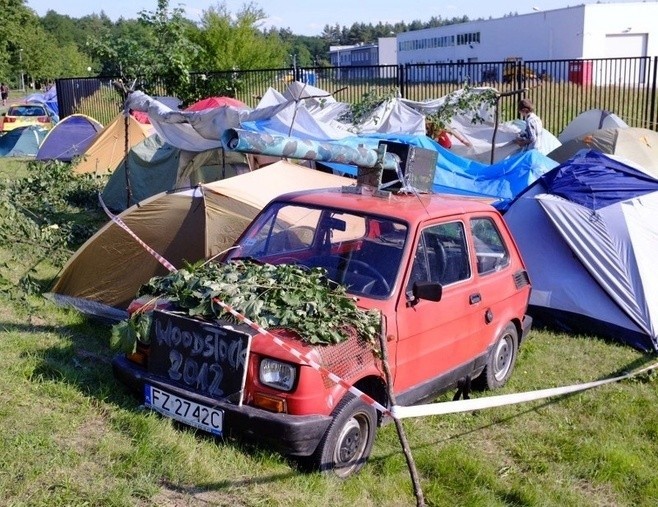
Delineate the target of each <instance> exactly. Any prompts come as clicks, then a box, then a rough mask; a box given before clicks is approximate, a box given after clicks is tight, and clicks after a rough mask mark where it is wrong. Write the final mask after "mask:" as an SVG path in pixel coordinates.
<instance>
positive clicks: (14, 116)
mask: <svg viewBox="0 0 658 507" xmlns="http://www.w3.org/2000/svg"><path fill="white" fill-rule="evenodd" d="M31 125H37V126H39V127H42V128H44V129H47V130H48V129H51V128H52V127H53V125H55V119H54V118H53V114H52V113H51V112H50V111H49V110H48V108H47V107H46V106H44V105H42V104H15V105H13V106H9V109H8V110H7V112H6V113H2V116H1V117H0V132H9V131H10V130H14V129H17V128H21V127H29V126H31Z"/></svg>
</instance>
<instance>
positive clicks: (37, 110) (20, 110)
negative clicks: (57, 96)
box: [7, 106, 46, 116]
mask: <svg viewBox="0 0 658 507" xmlns="http://www.w3.org/2000/svg"><path fill="white" fill-rule="evenodd" d="M7 115H8V116H46V110H45V109H44V108H43V107H41V106H14V107H10V108H9V111H8V112H7Z"/></svg>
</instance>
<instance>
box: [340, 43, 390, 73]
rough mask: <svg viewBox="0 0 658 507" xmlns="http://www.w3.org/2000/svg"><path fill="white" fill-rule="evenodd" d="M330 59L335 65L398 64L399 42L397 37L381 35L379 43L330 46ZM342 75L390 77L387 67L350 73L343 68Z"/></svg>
mask: <svg viewBox="0 0 658 507" xmlns="http://www.w3.org/2000/svg"><path fill="white" fill-rule="evenodd" d="M329 59H330V61H331V65H333V66H334V67H363V66H368V65H380V66H381V65H397V44H396V39H395V37H380V38H379V39H378V40H377V44H364V43H361V44H354V45H351V46H330V47H329ZM341 72H342V77H347V76H348V75H357V74H358V75H359V76H360V77H361V75H363V77H365V76H366V74H368V75H371V76H370V77H390V76H388V75H386V74H391V75H394V73H387V72H386V69H370V70H369V71H367V72H363V71H359V72H354V73H350V69H342V70H341Z"/></svg>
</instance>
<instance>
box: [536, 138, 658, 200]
mask: <svg viewBox="0 0 658 507" xmlns="http://www.w3.org/2000/svg"><path fill="white" fill-rule="evenodd" d="M542 183H544V185H545V186H546V188H547V190H548V192H550V193H551V194H555V195H559V196H560V197H564V198H565V199H568V200H570V201H572V202H576V203H578V204H580V205H582V206H586V207H587V208H590V209H592V210H597V209H600V208H603V207H606V206H609V205H611V204H614V203H616V202H620V201H626V200H628V199H632V198H634V197H638V196H641V195H644V194H648V193H649V192H655V191H656V190H658V180H656V179H655V178H653V177H652V176H649V175H647V174H646V173H643V172H642V171H639V170H637V169H634V168H632V167H630V166H628V165H626V164H623V163H622V162H619V161H617V160H615V159H612V158H610V157H607V156H605V155H604V154H602V153H600V152H598V151H594V150H582V151H580V152H578V153H577V154H576V155H575V156H574V157H572V158H571V159H569V160H567V161H566V162H564V163H563V164H560V165H559V166H558V167H556V168H555V169H553V170H552V171H550V172H549V173H547V174H545V175H544V176H542Z"/></svg>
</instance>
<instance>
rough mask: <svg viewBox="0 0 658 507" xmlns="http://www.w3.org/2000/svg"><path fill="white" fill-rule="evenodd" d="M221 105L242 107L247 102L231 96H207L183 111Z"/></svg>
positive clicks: (201, 109)
mask: <svg viewBox="0 0 658 507" xmlns="http://www.w3.org/2000/svg"><path fill="white" fill-rule="evenodd" d="M222 106H231V107H237V108H239V109H244V108H246V107H247V104H245V103H244V102H242V101H241V100H238V99H234V98H232V97H208V98H205V99H201V100H199V101H197V102H195V103H194V104H191V105H189V106H187V107H186V108H185V111H205V110H206V109H213V108H215V107H222Z"/></svg>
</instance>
